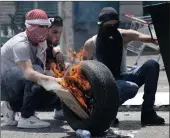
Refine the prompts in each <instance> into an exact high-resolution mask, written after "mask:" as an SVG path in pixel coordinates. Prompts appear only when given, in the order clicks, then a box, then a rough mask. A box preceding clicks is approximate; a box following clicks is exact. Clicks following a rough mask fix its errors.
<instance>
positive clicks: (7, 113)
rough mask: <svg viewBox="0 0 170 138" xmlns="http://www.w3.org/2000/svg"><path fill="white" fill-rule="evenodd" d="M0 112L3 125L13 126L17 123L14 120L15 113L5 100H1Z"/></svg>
mask: <svg viewBox="0 0 170 138" xmlns="http://www.w3.org/2000/svg"><path fill="white" fill-rule="evenodd" d="M1 112H2V115H3V118H4V122H5V123H4V125H8V126H15V125H17V121H16V120H15V113H14V111H12V109H11V107H10V105H9V103H8V102H7V101H3V102H2V104H1Z"/></svg>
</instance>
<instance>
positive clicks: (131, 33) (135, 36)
mask: <svg viewBox="0 0 170 138" xmlns="http://www.w3.org/2000/svg"><path fill="white" fill-rule="evenodd" d="M120 31H121V33H122V35H123V39H124V41H125V42H130V41H142V42H145V43H154V44H156V45H157V44H158V41H157V40H156V39H152V37H151V35H147V34H143V33H140V32H138V31H135V30H131V29H128V30H125V29H121V30H120Z"/></svg>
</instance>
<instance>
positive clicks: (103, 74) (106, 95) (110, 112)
mask: <svg viewBox="0 0 170 138" xmlns="http://www.w3.org/2000/svg"><path fill="white" fill-rule="evenodd" d="M82 76H83V77H82ZM62 86H63V87H65V88H67V89H68V90H69V92H70V93H71V94H72V95H73V96H74V98H75V99H76V101H77V103H78V104H79V106H80V107H81V108H82V109H83V110H84V112H85V115H84V116H83V114H79V113H80V112H81V111H80V110H79V109H80V107H78V106H77V107H76V104H75V106H74V107H73V108H70V105H69V104H67V105H66V104H65V103H66V102H64V99H63V98H61V100H62V101H63V112H64V116H65V118H66V120H67V122H68V124H69V125H70V126H71V127H72V129H74V130H77V129H86V130H89V131H90V132H91V134H92V135H100V134H101V133H103V132H104V131H105V130H107V129H108V128H109V127H110V125H111V123H112V121H113V120H114V119H115V118H116V115H117V111H118V105H119V95H118V89H117V86H116V84H115V80H114V77H113V75H112V73H111V72H110V70H109V69H108V68H107V67H106V66H105V65H104V64H102V63H100V62H98V61H93V60H88V61H81V62H80V63H78V64H76V65H73V66H72V67H71V68H69V69H68V70H67V71H66V73H65V75H64V82H63V83H62ZM81 115H82V116H81Z"/></svg>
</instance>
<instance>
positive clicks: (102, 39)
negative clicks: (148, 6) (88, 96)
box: [96, 7, 123, 79]
mask: <svg viewBox="0 0 170 138" xmlns="http://www.w3.org/2000/svg"><path fill="white" fill-rule="evenodd" d="M110 20H118V23H117V24H114V25H112V24H108V25H103V24H104V23H105V22H107V21H110ZM98 24H99V31H98V35H97V41H96V58H97V60H98V61H100V62H102V63H103V64H105V65H106V66H107V67H108V68H109V69H110V71H111V72H112V74H113V76H114V77H115V79H118V78H119V76H120V66H121V61H122V51H123V39H122V36H121V34H120V32H119V31H118V26H119V15H118V13H117V12H116V10H115V9H114V8H112V7H105V8H103V9H102V10H101V13H100V14H99V22H98Z"/></svg>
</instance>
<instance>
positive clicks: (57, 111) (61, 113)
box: [54, 109, 65, 120]
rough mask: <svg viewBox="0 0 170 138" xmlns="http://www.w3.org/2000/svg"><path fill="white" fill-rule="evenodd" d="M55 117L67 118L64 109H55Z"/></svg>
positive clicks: (59, 118)
mask: <svg viewBox="0 0 170 138" xmlns="http://www.w3.org/2000/svg"><path fill="white" fill-rule="evenodd" d="M54 119H58V120H65V117H64V114H63V111H62V110H56V109H55V110H54Z"/></svg>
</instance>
